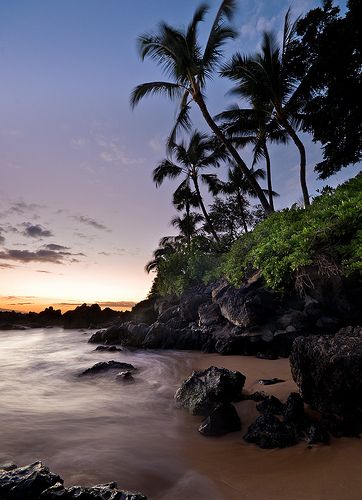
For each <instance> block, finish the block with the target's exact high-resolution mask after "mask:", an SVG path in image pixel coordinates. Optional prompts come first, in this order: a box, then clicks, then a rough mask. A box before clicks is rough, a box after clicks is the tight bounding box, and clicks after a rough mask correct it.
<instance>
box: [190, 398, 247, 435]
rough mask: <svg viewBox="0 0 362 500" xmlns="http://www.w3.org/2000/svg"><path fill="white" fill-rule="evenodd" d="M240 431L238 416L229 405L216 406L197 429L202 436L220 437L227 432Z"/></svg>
mask: <svg viewBox="0 0 362 500" xmlns="http://www.w3.org/2000/svg"><path fill="white" fill-rule="evenodd" d="M240 430H241V422H240V418H239V415H238V413H237V411H236V409H235V407H234V406H233V405H232V404H230V403H224V404H220V405H218V406H217V407H216V408H215V409H214V410H213V411H212V412H211V413H210V415H209V416H208V417H206V418H205V420H204V421H203V422H202V423H201V425H200V427H199V432H200V433H201V434H203V435H204V436H222V435H223V434H227V433H228V432H236V431H240Z"/></svg>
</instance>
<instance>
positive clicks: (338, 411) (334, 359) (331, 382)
mask: <svg viewBox="0 0 362 500" xmlns="http://www.w3.org/2000/svg"><path fill="white" fill-rule="evenodd" d="M290 365H291V370H292V375H293V378H294V380H295V382H296V383H297V384H298V386H299V389H300V391H301V394H302V397H303V399H304V401H305V402H306V403H309V404H310V405H311V406H312V407H313V408H315V409H317V410H319V411H320V412H321V413H322V414H324V415H325V416H333V417H335V418H337V419H338V420H339V421H342V422H345V423H346V424H347V426H348V425H349V424H350V425H351V426H352V425H353V424H354V423H356V422H359V423H360V422H361V418H362V336H360V335H359V336H355V337H354V336H350V335H338V336H335V337H327V336H323V337H315V336H313V337H300V338H298V339H296V341H295V342H294V345H293V350H292V353H291V356H290Z"/></svg>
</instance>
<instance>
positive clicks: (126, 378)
mask: <svg viewBox="0 0 362 500" xmlns="http://www.w3.org/2000/svg"><path fill="white" fill-rule="evenodd" d="M116 380H117V381H118V382H131V383H133V382H135V379H134V378H133V375H132V373H131V372H130V371H126V372H119V373H117V375H116Z"/></svg>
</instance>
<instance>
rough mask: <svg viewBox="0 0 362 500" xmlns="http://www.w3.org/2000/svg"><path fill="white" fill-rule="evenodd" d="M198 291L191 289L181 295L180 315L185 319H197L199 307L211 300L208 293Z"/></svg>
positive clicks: (188, 320)
mask: <svg viewBox="0 0 362 500" xmlns="http://www.w3.org/2000/svg"><path fill="white" fill-rule="evenodd" d="M198 291H199V290H195V291H194V290H193V289H191V290H188V291H187V292H184V293H183V294H182V295H181V298H180V316H181V318H182V319H183V320H184V321H187V322H190V321H197V320H198V311H199V307H200V306H201V305H202V304H204V303H205V302H208V301H210V300H211V299H210V297H208V296H207V295H206V294H204V293H197V292H198ZM195 292H196V293H195Z"/></svg>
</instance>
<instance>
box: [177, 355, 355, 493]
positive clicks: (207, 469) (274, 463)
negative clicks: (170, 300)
mask: <svg viewBox="0 0 362 500" xmlns="http://www.w3.org/2000/svg"><path fill="white" fill-rule="evenodd" d="M211 365H215V366H219V367H225V368H229V369H233V370H239V371H241V372H242V373H244V374H245V375H246V377H247V379H246V385H245V388H246V390H247V391H250V392H254V391H257V390H259V391H260V390H263V391H265V392H267V393H269V394H273V395H275V396H277V397H279V398H280V399H282V400H285V399H286V398H287V396H288V395H289V393H290V392H291V391H295V390H296V386H295V384H294V382H293V380H292V379H291V373H290V368H289V361H288V360H287V359H279V360H276V361H267V360H259V359H256V358H251V357H243V356H229V357H221V356H216V355H202V356H200V357H199V358H198V359H197V360H195V365H194V367H193V368H194V369H205V368H207V367H209V366H211ZM273 377H278V378H281V379H284V380H285V381H286V382H284V383H280V384H276V385H272V386H262V385H260V384H258V383H257V380H258V379H260V378H273ZM236 406H237V409H238V412H239V415H240V417H241V419H242V423H243V431H242V432H241V433H233V434H229V435H227V436H225V437H222V438H205V437H203V436H201V435H200V436H199V439H198V445H197V446H195V440H194V439H193V444H194V446H193V448H192V449H187V450H185V452H186V453H187V455H188V460H190V462H191V464H192V467H194V468H195V469H196V470H197V471H199V472H200V473H203V474H205V475H206V476H208V477H209V478H211V479H212V480H213V481H214V482H215V483H216V485H217V488H218V489H220V492H221V495H220V498H221V499H228V500H234V499H235V500H237V499H238V500H241V499H243V500H249V499H250V500H251V499H253V500H284V499H285V500H305V499H308V500H361V499H362V474H361V473H362V442H361V441H360V440H358V439H352V438H351V439H347V438H342V439H333V440H332V442H331V444H330V445H329V446H313V447H311V448H310V447H308V445H307V443H305V442H302V443H300V444H299V445H297V446H295V447H291V448H287V449H283V450H262V449H259V448H258V447H256V446H254V445H251V444H247V443H245V442H244V441H243V439H242V434H243V432H245V431H246V429H247V426H248V425H249V424H250V423H251V421H252V420H253V419H254V418H255V415H257V411H256V410H255V403H253V402H252V401H245V402H241V403H238V404H237V405H236ZM190 419H191V420H192V421H193V422H194V425H195V424H196V425H197V424H198V421H199V419H198V417H190ZM195 498H196V497H195Z"/></svg>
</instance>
